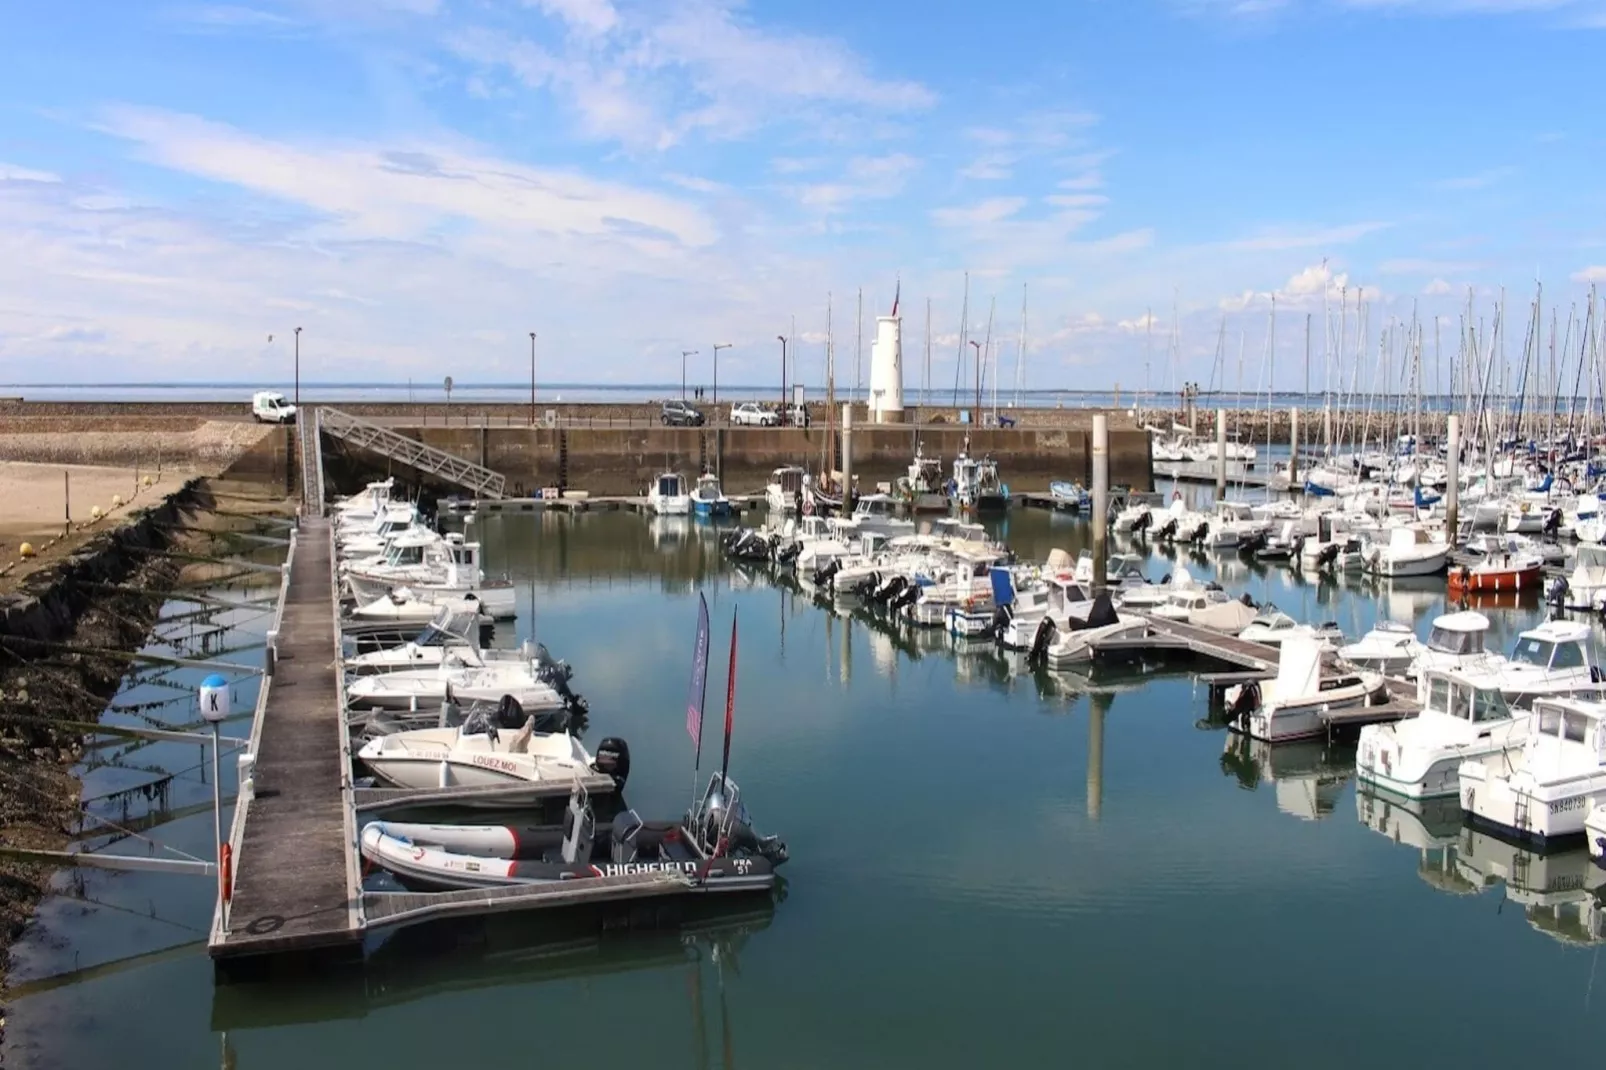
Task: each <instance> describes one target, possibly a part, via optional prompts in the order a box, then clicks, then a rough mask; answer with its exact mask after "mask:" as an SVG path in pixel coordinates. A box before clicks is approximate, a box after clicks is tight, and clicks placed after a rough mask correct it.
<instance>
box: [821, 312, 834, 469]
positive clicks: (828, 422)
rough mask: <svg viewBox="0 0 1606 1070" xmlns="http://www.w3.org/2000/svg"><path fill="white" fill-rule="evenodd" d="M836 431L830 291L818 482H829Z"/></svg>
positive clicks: (826, 314) (826, 321) (826, 325)
mask: <svg viewBox="0 0 1606 1070" xmlns="http://www.w3.org/2000/svg"><path fill="white" fill-rule="evenodd" d="M835 431H836V332H835V330H834V329H833V327H832V323H831V291H829V290H827V291H826V292H825V436H824V437H823V438H821V440H820V483H821V485H822V486H830V484H831V469H832V467H833V466H832V464H831V440H832V435H833V434H834V433H835Z"/></svg>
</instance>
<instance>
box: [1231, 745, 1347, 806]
mask: <svg viewBox="0 0 1606 1070" xmlns="http://www.w3.org/2000/svg"><path fill="white" fill-rule="evenodd" d="M1221 771H1222V773H1223V774H1224V775H1226V776H1230V777H1236V778H1237V780H1238V785H1239V786H1240V787H1242V788H1245V789H1246V790H1249V791H1255V790H1257V789H1258V788H1259V787H1260V785H1261V784H1262V783H1263V782H1264V781H1267V780H1270V781H1271V783H1272V790H1273V792H1274V794H1275V795H1276V798H1277V809H1279V810H1281V811H1282V812H1283V813H1285V814H1291V815H1292V816H1294V817H1297V818H1299V819H1300V820H1302V821H1320V820H1322V819H1323V818H1325V817H1327V816H1328V815H1329V814H1331V813H1332V812H1333V810H1334V809H1335V808H1336V807H1337V806H1338V799H1339V796H1340V795H1342V794H1343V791H1344V785H1345V784H1347V783H1349V781H1350V780H1352V779H1353V778H1354V776H1355V747H1354V745H1353V744H1350V745H1348V746H1346V745H1343V744H1339V745H1336V746H1335V745H1333V744H1330V743H1328V742H1326V741H1325V740H1319V739H1315V740H1302V741H1299V742H1294V743H1277V744H1270V743H1266V742H1264V741H1262V740H1258V739H1250V738H1249V737H1248V736H1244V735H1239V734H1238V733H1236V732H1234V733H1229V734H1228V736H1227V745H1226V747H1225V749H1223V750H1222V752H1221Z"/></svg>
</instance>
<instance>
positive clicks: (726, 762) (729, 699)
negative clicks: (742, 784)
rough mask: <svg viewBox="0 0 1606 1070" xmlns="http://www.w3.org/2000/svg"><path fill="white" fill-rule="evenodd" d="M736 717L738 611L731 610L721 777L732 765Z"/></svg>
mask: <svg viewBox="0 0 1606 1070" xmlns="http://www.w3.org/2000/svg"><path fill="white" fill-rule="evenodd" d="M735 719H736V611H735V610H734V609H733V610H731V667H730V673H729V674H728V675H727V676H726V678H725V756H724V759H723V761H722V762H721V764H720V777H721V778H723V777H724V775H725V772H724V771H725V770H727V769H729V768H730V767H731V722H732V721H734V720H735Z"/></svg>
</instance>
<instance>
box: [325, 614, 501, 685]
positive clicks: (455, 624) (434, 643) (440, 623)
mask: <svg viewBox="0 0 1606 1070" xmlns="http://www.w3.org/2000/svg"><path fill="white" fill-rule="evenodd" d="M483 620H484V617H483V616H482V615H481V614H480V613H479V611H478V609H477V608H476V609H475V610H474V611H472V612H464V611H460V610H458V609H455V608H454V607H451V606H441V607H438V608H436V609H435V615H434V616H433V617H431V618H430V621H429V624H427V625H426V626H425V627H424V628H423V630H421V631H420V632H419V633H418V634H417V635H415V636H414V637H413V638H411V639H409V640H407V642H405V643H402V644H401V645H400V646H392V647H386V648H384V649H382V650H370V651H368V652H367V653H364V654H358V653H352V654H351V655H350V656H348V657H346V658H345V659H344V661H343V664H344V666H345V669H346V671H347V672H351V673H357V674H359V675H360V674H366V673H376V672H396V671H398V670H401V669H428V668H434V667H436V666H439V665H440V663H441V662H442V661H443V660H444V659H445V656H446V652H447V651H450V650H455V651H458V652H460V656H462V657H464V658H465V660H466V661H467V662H469V663H472V661H473V659H476V658H478V659H479V660H481V661H484V660H487V659H489V660H493V661H495V660H507V659H513V658H519V657H523V658H525V659H526V660H528V659H529V657H530V656H531V651H529V650H522V651H517V650H483V649H481V647H480V644H479V631H480V627H481V622H482V621H483Z"/></svg>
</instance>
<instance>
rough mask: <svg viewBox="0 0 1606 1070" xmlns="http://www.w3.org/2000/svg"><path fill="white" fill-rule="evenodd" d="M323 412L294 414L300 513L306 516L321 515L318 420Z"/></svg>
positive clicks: (313, 410) (321, 443)
mask: <svg viewBox="0 0 1606 1070" xmlns="http://www.w3.org/2000/svg"><path fill="white" fill-rule="evenodd" d="M322 414H323V410H322V409H318V408H313V409H311V410H310V411H309V410H308V409H302V410H300V411H299V412H297V413H296V449H297V450H298V451H299V452H300V454H301V511H302V513H304V514H306V515H307V516H322V515H323V439H322V438H321V437H320V436H319V434H318V420H319V417H320V416H322Z"/></svg>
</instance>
